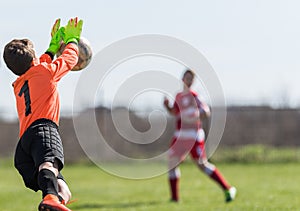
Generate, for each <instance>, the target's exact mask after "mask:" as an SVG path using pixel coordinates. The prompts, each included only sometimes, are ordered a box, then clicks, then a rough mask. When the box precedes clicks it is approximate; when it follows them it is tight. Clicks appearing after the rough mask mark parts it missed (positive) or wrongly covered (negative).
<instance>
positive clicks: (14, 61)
mask: <svg viewBox="0 0 300 211" xmlns="http://www.w3.org/2000/svg"><path fill="white" fill-rule="evenodd" d="M33 58H35V51H34V48H33V43H32V42H31V41H30V40H28V39H20V40H19V39H14V40H12V41H10V42H9V43H7V44H6V46H5V47H4V52H3V59H4V61H5V63H6V66H7V67H8V68H9V69H10V70H11V71H12V72H13V73H14V74H16V75H18V76H20V75H22V74H24V73H25V72H26V71H27V70H28V69H29V68H30V66H31V65H32V60H33Z"/></svg>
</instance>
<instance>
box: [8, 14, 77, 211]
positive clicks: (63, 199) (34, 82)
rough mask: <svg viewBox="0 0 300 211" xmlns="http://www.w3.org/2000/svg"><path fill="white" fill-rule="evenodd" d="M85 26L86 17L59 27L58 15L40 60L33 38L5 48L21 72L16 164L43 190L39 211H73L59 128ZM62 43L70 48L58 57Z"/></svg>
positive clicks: (27, 181)
mask: <svg viewBox="0 0 300 211" xmlns="http://www.w3.org/2000/svg"><path fill="white" fill-rule="evenodd" d="M82 24H83V21H82V20H80V21H78V19H77V18H75V19H70V20H69V21H68V24H67V25H66V26H65V27H60V19H57V20H56V22H55V24H54V25H53V28H52V31H51V37H52V38H51V42H50V45H49V48H48V49H47V51H46V53H44V54H43V55H42V56H41V57H40V58H39V59H38V58H37V57H36V54H35V50H34V47H33V43H32V42H31V41H30V40H28V39H14V40H12V41H11V42H9V43H8V44H7V45H6V46H5V48H4V53H3V58H4V61H5V63H6V65H7V67H8V68H9V69H10V70H11V71H12V72H13V73H14V74H16V75H18V76H19V77H18V78H17V80H16V81H15V82H14V83H13V88H14V94H15V97H16V105H17V111H18V117H19V129H20V131H19V137H20V139H19V142H18V144H17V147H16V151H15V158H14V164H15V167H16V169H17V170H18V171H19V173H20V174H21V176H22V178H23V181H24V183H25V186H26V187H28V188H30V189H32V190H34V191H38V190H41V191H42V194H43V200H42V202H41V203H40V204H39V207H38V209H39V210H47V211H54V210H55V211H60V210H61V211H69V210H70V209H68V208H67V207H66V206H65V204H66V203H67V202H68V201H69V200H70V198H71V192H70V190H69V188H68V186H67V184H66V182H65V180H64V178H63V176H62V175H61V174H60V171H61V170H62V168H63V166H64V154H63V146H62V142H61V138H60V135H59V132H58V123H59V113H60V102H59V96H58V91H57V83H58V82H59V80H60V79H61V78H62V77H63V76H64V75H66V74H67V73H68V72H69V71H70V70H71V69H72V68H73V67H74V66H75V65H76V63H77V61H78V46H77V44H78V41H79V39H80V34H81V31H82ZM62 41H63V42H65V43H66V44H67V46H66V48H65V50H64V52H63V54H62V55H61V56H60V57H58V58H57V59H55V60H53V58H54V55H55V54H56V53H57V51H58V49H59V47H60V44H61V42H62Z"/></svg>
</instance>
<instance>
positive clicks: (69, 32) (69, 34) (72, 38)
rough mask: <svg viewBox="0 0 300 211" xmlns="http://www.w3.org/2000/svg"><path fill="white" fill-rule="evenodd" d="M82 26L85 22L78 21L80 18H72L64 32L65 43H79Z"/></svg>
mask: <svg viewBox="0 0 300 211" xmlns="http://www.w3.org/2000/svg"><path fill="white" fill-rule="evenodd" d="M82 24H83V21H82V20H80V21H78V18H77V17H76V18H75V19H73V18H71V19H70V20H69V22H68V24H67V25H66V26H65V31H64V38H63V39H64V42H65V43H66V44H68V43H70V42H74V43H78V42H79V39H80V35H81V31H82Z"/></svg>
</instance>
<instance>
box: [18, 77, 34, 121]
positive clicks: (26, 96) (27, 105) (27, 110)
mask: <svg viewBox="0 0 300 211" xmlns="http://www.w3.org/2000/svg"><path fill="white" fill-rule="evenodd" d="M23 94H24V99H25V116H28V115H29V114H31V100H30V94H29V86H28V81H27V80H26V81H25V82H24V84H23V86H22V88H21V90H20V92H19V96H20V97H21V96H22V95H23Z"/></svg>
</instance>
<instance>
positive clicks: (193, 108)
mask: <svg viewBox="0 0 300 211" xmlns="http://www.w3.org/2000/svg"><path fill="white" fill-rule="evenodd" d="M173 108H174V109H175V114H176V129H177V131H178V130H181V131H182V130H190V129H192V130H196V131H197V130H199V129H200V128H201V127H202V124H201V121H200V113H201V112H205V111H207V109H209V108H208V107H207V106H206V105H204V104H203V103H201V101H200V100H199V98H198V96H197V93H196V92H194V91H191V90H190V91H188V92H180V93H178V94H177V95H176V98H175V102H174V105H173ZM195 117H199V119H198V121H194V122H185V121H183V119H191V118H195Z"/></svg>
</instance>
